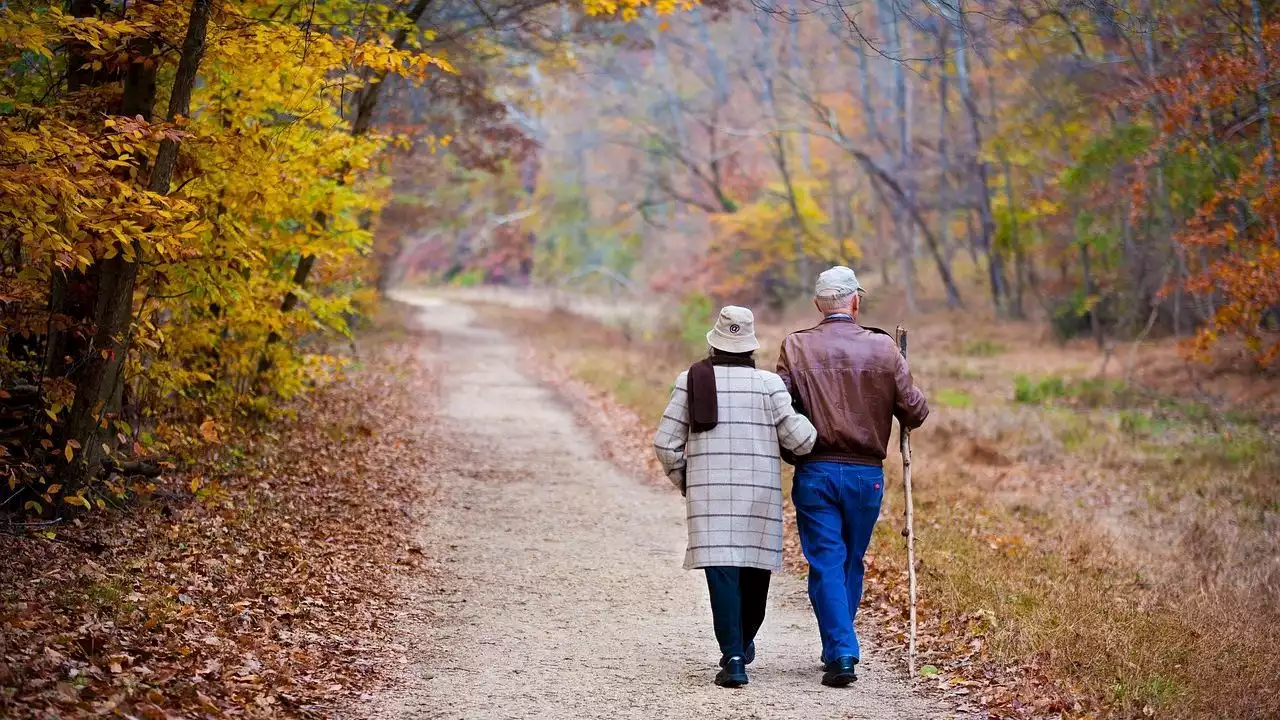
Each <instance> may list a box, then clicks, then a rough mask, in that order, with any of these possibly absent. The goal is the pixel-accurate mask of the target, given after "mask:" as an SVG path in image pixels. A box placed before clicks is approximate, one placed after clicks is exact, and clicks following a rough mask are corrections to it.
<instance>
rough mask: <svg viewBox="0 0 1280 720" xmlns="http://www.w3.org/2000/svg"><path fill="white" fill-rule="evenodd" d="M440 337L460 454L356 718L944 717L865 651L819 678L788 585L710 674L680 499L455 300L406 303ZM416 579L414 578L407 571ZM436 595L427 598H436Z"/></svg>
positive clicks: (799, 598)
mask: <svg viewBox="0 0 1280 720" xmlns="http://www.w3.org/2000/svg"><path fill="white" fill-rule="evenodd" d="M401 299H403V300H406V301H409V302H413V303H414V304H416V305H419V306H420V307H422V321H423V323H424V324H425V325H426V326H427V327H428V328H430V329H431V330H433V331H434V332H435V333H436V334H437V335H438V336H439V342H438V343H431V344H430V345H432V347H424V352H428V353H432V354H434V355H435V357H434V358H433V361H434V362H435V363H436V364H437V366H438V367H440V368H441V375H442V383H443V385H442V392H443V398H442V402H441V406H442V407H441V413H442V417H441V419H440V421H441V423H442V428H441V429H442V430H443V434H444V435H445V436H446V437H448V438H450V440H449V442H450V443H452V444H454V445H456V447H453V448H450V449H446V450H444V451H443V452H444V453H445V455H446V460H447V463H446V464H447V465H448V466H450V467H452V468H453V470H452V472H451V473H450V474H448V475H446V476H445V477H442V478H439V480H438V484H439V491H438V493H437V494H436V496H435V497H434V498H433V500H432V506H431V507H430V508H429V510H428V512H427V514H426V516H427V517H428V519H429V523H428V525H427V526H426V527H424V528H423V530H422V537H421V541H422V543H423V545H424V546H425V548H426V551H425V554H426V557H427V558H429V560H430V562H431V563H432V566H431V573H432V575H433V577H432V582H431V583H430V584H431V586H432V587H433V588H440V590H425V589H424V590H420V591H418V592H416V593H414V596H413V600H412V603H411V607H407V608H405V617H404V619H403V620H402V622H401V627H400V628H399V630H400V631H401V633H402V636H403V638H404V639H403V641H402V652H403V654H404V658H403V659H402V662H401V664H400V666H399V667H400V670H399V671H398V672H397V673H395V675H394V676H393V677H391V678H389V679H388V684H387V687H386V689H384V690H383V691H382V692H380V693H378V694H375V695H374V696H373V697H372V698H371V699H369V700H368V701H367V702H366V704H364V705H363V706H361V707H359V708H356V709H355V714H357V715H361V716H364V717H369V718H449V719H454V718H457V719H463V718H465V719H467V720H488V719H491V718H492V719H497V718H502V719H507V718H565V719H568V718H609V719H611V720H613V719H617V718H644V719H646V720H650V719H662V718H706V719H707V720H710V719H711V718H761V719H762V720H765V719H767V720H786V719H788V718H795V719H797V720H821V719H823V718H867V719H874V720H892V719H902V720H916V719H918V718H946V717H952V716H954V715H955V711H952V710H949V709H947V708H945V707H943V706H941V705H939V704H938V703H937V702H936V701H934V700H931V699H928V698H923V697H921V696H919V695H916V694H914V693H913V692H912V691H911V690H910V689H908V687H907V685H906V683H905V681H904V680H903V679H902V677H901V676H900V675H899V674H898V673H897V672H895V671H893V670H891V669H890V668H889V667H888V665H887V663H886V661H885V659H884V658H883V657H881V656H879V654H878V653H877V652H876V651H875V650H874V648H868V649H867V653H868V655H867V657H866V658H864V662H863V665H862V666H860V668H859V669H860V676H861V679H860V680H859V681H858V682H857V683H855V684H854V685H853V686H852V687H850V688H848V689H845V690H832V689H828V688H824V687H822V686H821V685H819V684H818V679H819V674H820V673H819V670H818V661H817V655H818V647H819V646H818V633H817V627H816V625H815V623H814V619H813V615H812V614H811V612H810V611H809V608H808V603H807V599H806V597H805V591H804V585H803V582H802V581H800V580H798V579H796V578H793V577H788V576H786V575H783V574H776V575H775V576H774V584H773V591H772V593H771V597H770V603H771V604H770V609H769V615H768V617H767V618H766V620H765V628H764V630H763V631H762V634H761V637H760V638H759V639H758V646H759V657H758V659H757V660H756V663H755V664H754V665H752V666H751V668H750V672H751V684H750V685H749V686H748V687H746V688H744V689H742V690H737V691H730V690H724V689H721V688H717V687H715V686H713V685H712V684H711V678H712V677H713V675H714V673H715V662H716V660H717V658H718V651H717V650H716V646H715V640H714V637H713V635H712V631H711V615H710V607H709V604H708V601H707V591H706V584H705V580H704V579H703V576H702V574H701V573H695V572H687V571H685V570H682V569H681V568H680V562H681V558H682V556H683V552H684V541H685V532H684V516H683V506H682V504H681V502H680V497H679V495H677V494H676V493H675V492H674V491H667V490H664V489H660V488H657V487H654V486H650V485H647V484H645V483H642V482H637V481H636V480H635V479H634V478H632V477H630V476H628V475H627V474H626V473H625V472H623V471H621V470H619V469H618V468H617V467H615V466H613V465H612V464H610V463H609V462H608V461H606V460H604V459H602V458H601V457H600V454H599V452H598V451H597V448H596V444H595V441H594V439H593V437H592V435H591V431H590V429H589V428H584V427H582V426H580V425H579V424H578V423H577V422H576V421H575V419H574V417H573V414H572V412H571V411H570V409H569V408H568V407H567V406H566V405H565V404H563V403H562V402H560V401H559V400H558V398H557V397H555V395H554V393H552V392H551V391H550V390H548V389H546V388H545V387H544V386H542V385H540V384H539V383H537V382H536V381H534V380H532V379H530V376H529V374H527V373H525V372H523V371H522V369H521V368H520V363H521V360H520V355H519V353H518V351H517V349H516V348H515V347H514V345H513V344H512V342H511V341H510V340H509V339H508V338H507V337H506V336H504V335H503V334H501V333H500V332H498V331H496V330H492V329H486V328H481V327H477V326H475V325H474V324H473V319H474V318H473V313H472V312H471V310H470V309H468V308H467V307H466V306H463V305H459V304H453V303H448V302H445V301H441V300H434V299H431V298H427V297H421V296H404V297H402V298H401ZM423 585H424V586H425V585H426V583H423ZM432 593H436V594H432Z"/></svg>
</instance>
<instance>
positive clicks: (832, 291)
mask: <svg viewBox="0 0 1280 720" xmlns="http://www.w3.org/2000/svg"><path fill="white" fill-rule="evenodd" d="M854 292H866V290H863V289H862V284H861V283H859V282H858V276H857V275H855V274H854V273H853V271H852V270H850V269H849V268H847V267H845V266H844V265H836V266H835V267H833V268H830V269H828V270H823V271H822V274H821V275H819V276H818V282H816V283H814V285H813V296H814V297H820V298H821V297H825V298H830V297H840V296H841V295H849V294H851V293H854Z"/></svg>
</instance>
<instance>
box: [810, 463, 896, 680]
mask: <svg viewBox="0 0 1280 720" xmlns="http://www.w3.org/2000/svg"><path fill="white" fill-rule="evenodd" d="M791 499H792V500H793V501H794V502H795V506H796V525H797V529H798V530H799V531H800V547H802V548H803V549H804V556H805V559H806V560H808V561H809V601H810V602H811V603H813V612H814V614H815V615H817V616H818V631H819V632H820V633H821V634H822V661H823V662H824V663H826V662H831V661H832V660H835V659H836V658H840V657H843V656H845V655H852V656H853V657H855V658H856V657H858V656H859V650H858V635H857V633H856V632H854V629H853V619H854V617H856V616H857V614H858V603H859V602H861V601H862V576H863V564H862V558H863V556H864V555H865V554H866V552H867V545H868V544H869V543H870V542H871V531H872V529H874V528H875V525H876V519H877V518H879V517H880V501H881V500H883V499H884V469H883V468H880V467H875V466H871V465H852V464H846V463H835V462H810V463H805V464H803V465H802V466H800V468H799V469H798V470H796V479H795V484H794V486H793V487H792V489H791Z"/></svg>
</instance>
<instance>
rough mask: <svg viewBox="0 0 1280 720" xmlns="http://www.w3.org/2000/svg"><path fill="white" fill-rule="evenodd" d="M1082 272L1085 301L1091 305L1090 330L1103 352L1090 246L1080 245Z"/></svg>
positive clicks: (1103, 340)
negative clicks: (1090, 260)
mask: <svg viewBox="0 0 1280 720" xmlns="http://www.w3.org/2000/svg"><path fill="white" fill-rule="evenodd" d="M1080 270H1081V275H1082V280H1083V281H1084V301H1085V302H1086V303H1088V304H1089V328H1090V330H1092V331H1093V339H1094V341H1096V342H1097V343H1098V349H1099V350H1101V349H1103V347H1104V346H1105V345H1106V342H1105V339H1104V338H1103V336H1102V320H1101V319H1100V318H1099V317H1098V302H1096V301H1095V299H1094V298H1095V297H1096V296H1095V293H1096V290H1095V289H1094V286H1093V269H1092V268H1091V266H1090V262H1089V245H1088V244H1087V243H1080Z"/></svg>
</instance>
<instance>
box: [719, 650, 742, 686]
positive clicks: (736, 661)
mask: <svg viewBox="0 0 1280 720" xmlns="http://www.w3.org/2000/svg"><path fill="white" fill-rule="evenodd" d="M747 682H748V680H747V666H746V664H745V663H743V662H742V658H740V657H737V656H736V655H735V656H734V657H731V658H729V659H728V660H726V661H725V663H724V667H722V668H720V672H718V673H716V684H717V685H719V686H720V687H727V688H736V687H742V686H743V685H746V684H747Z"/></svg>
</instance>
